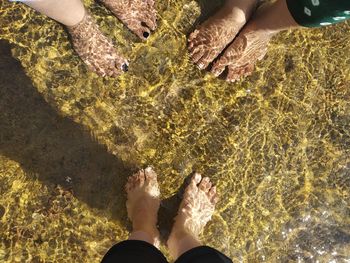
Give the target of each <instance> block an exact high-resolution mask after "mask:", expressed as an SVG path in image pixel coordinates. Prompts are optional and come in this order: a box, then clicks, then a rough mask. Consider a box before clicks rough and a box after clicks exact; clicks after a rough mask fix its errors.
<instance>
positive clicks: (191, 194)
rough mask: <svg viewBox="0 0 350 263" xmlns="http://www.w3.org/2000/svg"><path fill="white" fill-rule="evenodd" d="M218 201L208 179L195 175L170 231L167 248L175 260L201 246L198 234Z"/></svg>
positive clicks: (214, 189)
mask: <svg viewBox="0 0 350 263" xmlns="http://www.w3.org/2000/svg"><path fill="white" fill-rule="evenodd" d="M217 201H218V197H217V195H216V188H215V187H212V184H211V182H210V180H209V178H208V177H205V178H203V179H202V177H201V175H199V174H195V175H194V176H193V178H192V179H191V183H190V185H189V186H188V187H187V188H186V190H185V194H184V198H183V201H182V203H181V205H180V208H179V212H178V215H177V217H176V219H175V223H174V226H173V229H172V231H171V234H170V237H169V240H168V247H169V252H170V254H171V256H172V257H173V258H174V259H177V258H178V257H179V256H181V255H183V254H184V253H185V252H187V251H189V250H191V249H193V248H196V247H200V246H202V244H201V242H200V241H199V237H198V236H199V234H200V233H201V232H202V231H203V229H204V227H205V225H206V224H207V223H208V222H209V221H210V219H211V216H212V215H213V213H214V210H215V205H216V203H217Z"/></svg>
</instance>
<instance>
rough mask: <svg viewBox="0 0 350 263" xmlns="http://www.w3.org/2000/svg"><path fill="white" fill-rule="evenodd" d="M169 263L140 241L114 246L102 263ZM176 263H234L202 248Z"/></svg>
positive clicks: (209, 249)
mask: <svg viewBox="0 0 350 263" xmlns="http://www.w3.org/2000/svg"><path fill="white" fill-rule="evenodd" d="M143 262H144V263H168V261H167V259H166V258H165V257H164V255H163V254H162V252H160V251H159V250H158V249H157V248H156V247H155V246H152V245H151V244H149V243H147V242H145V241H139V240H127V241H123V242H121V243H118V244H116V245H115V246H113V247H112V248H111V249H110V250H109V251H108V252H107V254H106V255H105V256H104V258H103V260H102V263H143ZM175 263H232V261H231V260H230V259H229V258H228V257H226V256H225V255H224V254H222V253H221V252H219V251H217V250H216V249H214V248H211V247H207V246H201V247H196V248H193V249H191V250H189V251H187V252H185V253H184V254H182V255H181V256H180V257H179V258H178V259H177V260H176V261H175Z"/></svg>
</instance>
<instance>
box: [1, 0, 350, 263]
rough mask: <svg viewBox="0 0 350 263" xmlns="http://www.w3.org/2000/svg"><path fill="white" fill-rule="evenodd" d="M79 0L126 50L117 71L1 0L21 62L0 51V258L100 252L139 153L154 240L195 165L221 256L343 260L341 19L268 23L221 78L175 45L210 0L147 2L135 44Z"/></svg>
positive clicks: (349, 227)
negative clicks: (155, 187) (155, 25)
mask: <svg viewBox="0 0 350 263" xmlns="http://www.w3.org/2000/svg"><path fill="white" fill-rule="evenodd" d="M85 4H86V6H88V8H89V9H90V10H91V12H92V13H93V14H94V16H95V18H96V19H97V21H98V24H99V25H100V26H101V28H102V29H103V31H104V32H105V33H106V34H107V35H109V36H110V37H111V38H113V39H114V40H115V42H116V43H117V46H118V47H119V48H120V50H121V51H122V52H123V53H124V54H125V55H126V56H127V57H129V58H130V60H131V61H133V62H132V64H131V65H130V72H128V73H127V74H125V75H123V76H122V77H120V78H118V79H102V78H99V77H97V76H96V75H95V74H93V73H90V72H87V71H86V69H85V66H84V64H83V63H82V62H81V61H80V59H79V58H78V57H77V56H76V54H75V53H74V51H73V50H72V48H71V44H70V42H69V39H68V37H67V34H66V32H65V31H64V29H63V27H62V26H61V25H59V24H57V23H55V22H54V21H51V20H49V19H48V18H46V17H44V16H41V15H39V14H37V13H35V12H33V11H32V10H30V9H29V8H26V7H24V6H23V5H21V4H14V3H10V2H8V1H6V0H1V1H0V12H1V14H0V37H1V39H4V40H7V41H9V42H10V43H12V44H13V46H12V54H13V56H14V57H15V58H17V59H18V60H19V61H20V63H21V64H22V66H23V69H22V68H21V67H20V66H19V64H18V63H16V62H15V61H14V60H13V58H11V56H10V55H9V54H8V53H6V52H7V51H6V50H7V48H6V47H3V48H1V50H2V54H1V56H0V66H1V73H0V76H1V78H0V84H1V85H0V218H1V219H0V220H1V221H0V222H1V223H0V261H1V262H99V261H100V260H101V258H102V256H103V255H104V253H105V252H106V251H107V250H108V248H109V247H110V246H112V245H113V244H114V243H116V242H118V241H120V240H123V239H125V238H126V237H127V234H128V229H129V223H128V221H127V220H126V211H125V207H124V204H125V195H124V192H123V186H124V183H125V180H126V178H127V176H129V175H130V174H131V173H132V171H134V170H135V169H137V168H138V167H144V166H145V165H147V164H151V165H153V166H154V167H155V170H156V171H157V172H158V174H159V180H160V186H161V191H162V198H163V199H164V201H163V202H162V207H161V211H160V222H159V225H160V230H161V232H162V235H163V236H164V237H165V236H166V235H167V233H168V231H169V228H170V225H171V223H172V219H171V218H172V216H173V215H174V213H175V212H176V209H177V206H176V205H177V203H178V201H179V194H178V190H179V188H180V187H181V185H182V184H183V181H184V179H185V178H186V177H188V176H189V175H190V173H191V172H192V171H193V170H197V171H199V172H201V173H203V174H205V175H208V176H210V177H211V178H212V179H213V181H214V182H215V183H216V184H217V186H218V189H219V192H220V194H221V201H220V202H219V205H218V209H217V212H216V214H215V216H214V218H213V220H212V222H211V223H210V224H209V225H208V227H207V228H206V230H205V233H204V235H203V240H204V241H205V243H206V244H208V245H211V246H214V247H215V248H217V249H219V250H221V251H223V252H224V253H226V254H227V255H228V256H230V257H231V258H232V259H233V260H234V262H350V194H349V193H350V170H349V169H350V156H349V151H350V87H349V86H350V85H349V83H350V34H349V30H350V26H349V24H348V23H343V24H340V25H336V26H331V27H327V28H323V29H313V30H297V31H293V32H285V33H283V34H280V35H278V36H277V37H276V38H275V39H274V41H273V43H271V45H270V49H269V53H268V56H267V58H266V59H264V60H263V61H262V62H260V63H259V64H258V66H257V69H256V70H255V72H254V74H253V75H252V76H251V77H249V78H247V79H245V80H244V81H241V82H238V83H236V84H227V83H225V82H224V81H222V80H218V79H215V78H213V77H212V76H210V75H207V74H205V73H204V72H200V71H199V70H198V69H197V68H196V67H195V66H194V65H193V64H192V63H191V62H190V60H189V57H188V54H187V51H186V35H188V33H189V32H191V30H192V29H193V27H194V25H195V24H196V21H197V18H199V17H200V14H201V12H202V16H201V17H200V18H204V17H205V16H206V15H207V14H209V13H210V12H211V11H212V10H214V8H215V5H213V4H210V3H209V1H204V2H203V3H202V4H203V7H204V8H203V9H202V10H201V8H200V5H199V4H198V3H197V2H195V1H190V0H177V1H158V4H157V9H158V11H159V13H160V16H161V18H160V19H159V29H158V31H157V32H156V33H155V34H154V35H153V36H152V37H151V38H150V40H149V41H148V42H147V43H140V42H139V41H138V40H137V38H136V37H135V36H134V35H133V34H132V33H130V32H129V31H128V30H127V29H126V28H125V27H124V26H123V25H122V24H121V23H120V22H119V21H118V20H117V19H116V18H114V17H113V16H112V15H111V14H110V13H109V12H108V11H107V10H106V9H105V8H103V7H101V6H99V5H98V4H96V3H93V1H85ZM1 43H2V46H3V45H5V44H4V42H1ZM5 46H6V45H5ZM162 249H163V251H165V249H164V248H162Z"/></svg>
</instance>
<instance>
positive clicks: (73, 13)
mask: <svg viewBox="0 0 350 263" xmlns="http://www.w3.org/2000/svg"><path fill="white" fill-rule="evenodd" d="M24 3H25V4H26V5H28V6H30V7H32V8H34V9H35V10H37V11H39V12H40V13H42V14H44V15H47V16H48V17H50V18H52V19H54V20H56V21H58V22H60V23H61V24H64V25H66V26H75V25H76V24H78V23H79V22H80V21H81V20H83V17H84V15H85V8H84V5H83V3H82V2H81V0H36V1H28V2H24Z"/></svg>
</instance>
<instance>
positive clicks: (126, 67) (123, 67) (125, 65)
mask: <svg viewBox="0 0 350 263" xmlns="http://www.w3.org/2000/svg"><path fill="white" fill-rule="evenodd" d="M122 70H123V71H124V72H127V71H129V66H128V64H126V63H124V64H123V65H122Z"/></svg>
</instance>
